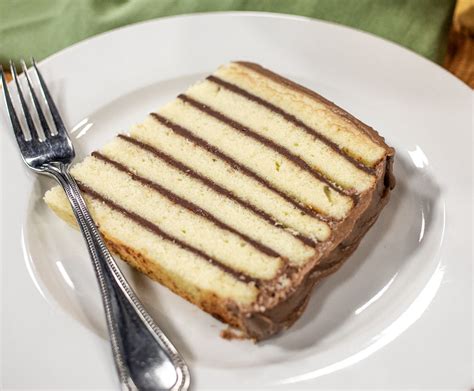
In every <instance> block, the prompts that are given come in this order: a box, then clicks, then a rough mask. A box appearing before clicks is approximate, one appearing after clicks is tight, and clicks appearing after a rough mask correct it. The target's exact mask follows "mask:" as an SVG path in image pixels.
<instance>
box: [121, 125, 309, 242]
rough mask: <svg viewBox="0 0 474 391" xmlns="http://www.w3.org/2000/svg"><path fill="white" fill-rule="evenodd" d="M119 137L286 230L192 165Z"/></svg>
mask: <svg viewBox="0 0 474 391" xmlns="http://www.w3.org/2000/svg"><path fill="white" fill-rule="evenodd" d="M118 137H119V138H121V139H122V140H125V141H127V142H128V143H130V144H133V145H135V146H136V147H138V148H140V149H143V150H144V151H147V152H149V153H151V154H152V155H154V156H155V157H157V158H158V159H161V160H163V161H164V162H166V163H167V164H169V165H170V166H173V167H174V168H176V169H177V170H179V171H181V172H182V173H183V174H185V175H188V176H190V177H192V178H194V179H197V180H198V181H200V182H202V183H204V184H205V185H206V186H208V187H209V188H211V189H212V190H214V191H215V192H216V193H219V194H221V195H222V196H224V197H226V198H229V199H231V200H233V201H234V202H236V203H238V204H239V205H241V206H242V207H244V208H245V209H248V210H250V211H252V212H253V213H254V214H256V215H257V216H259V217H260V218H262V219H263V220H265V221H266V222H268V223H270V224H271V225H273V226H275V227H278V228H280V229H282V230H285V227H284V224H282V223H281V222H279V221H276V220H275V219H274V218H273V217H271V216H270V215H268V214H267V213H265V212H264V211H262V210H260V209H257V208H256V207H255V206H253V205H252V204H250V203H248V202H247V201H245V200H243V199H241V198H239V197H237V196H236V195H234V194H233V193H232V192H230V191H229V190H227V189H225V188H223V187H221V186H219V185H218V184H217V183H215V182H214V181H212V180H210V179H209V178H206V177H204V176H202V175H201V174H198V173H197V172H196V171H194V170H193V169H192V168H191V167H188V166H186V165H185V164H183V163H181V162H179V161H177V160H175V159H174V158H172V157H171V156H170V155H168V154H166V153H164V152H162V151H160V150H158V149H156V148H154V147H152V146H151V145H148V144H145V143H143V142H141V141H139V140H136V139H134V138H132V137H130V136H126V135H123V134H119V135H118ZM286 232H289V231H286ZM291 234H292V235H293V236H294V237H296V238H297V239H299V240H300V241H301V242H302V243H304V244H306V245H307V246H311V247H312V246H315V245H316V241H314V240H313V239H311V238H309V237H307V236H304V235H302V234H300V233H291Z"/></svg>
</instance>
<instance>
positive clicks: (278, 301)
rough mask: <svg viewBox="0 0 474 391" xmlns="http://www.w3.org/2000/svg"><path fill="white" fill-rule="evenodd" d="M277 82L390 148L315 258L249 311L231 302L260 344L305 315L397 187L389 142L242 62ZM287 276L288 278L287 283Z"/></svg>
mask: <svg viewBox="0 0 474 391" xmlns="http://www.w3.org/2000/svg"><path fill="white" fill-rule="evenodd" d="M237 63H238V64H240V65H242V66H245V67H248V68H250V69H252V70H254V71H255V72H258V73H260V74H262V75H264V76H266V77H268V78H270V79H272V80H274V81H276V82H278V83H281V84H283V85H285V86H287V87H290V88H293V89H295V90H297V91H299V92H302V93H304V94H306V95H308V96H310V97H312V98H313V99H316V100H318V101H319V102H321V103H323V104H325V105H326V106H327V107H328V108H329V109H330V110H331V111H333V112H334V113H336V114H337V115H339V116H341V117H343V118H344V120H346V121H348V122H350V123H351V124H352V125H354V126H355V127H357V128H358V129H359V130H360V131H362V132H364V133H365V134H367V135H368V136H369V138H370V139H371V140H372V141H374V142H375V143H376V144H378V145H380V146H382V147H383V148H384V149H385V150H386V154H385V157H384V158H383V159H381V160H380V161H379V162H378V163H377V164H376V165H375V166H374V170H375V176H376V178H377V179H376V182H375V184H374V185H373V187H372V188H371V189H368V190H367V191H365V192H364V193H362V194H360V196H359V201H358V203H357V204H356V205H355V207H354V208H353V209H352V211H351V212H350V214H349V215H348V216H347V217H346V218H345V219H344V220H342V221H340V222H332V223H331V228H332V235H331V237H330V239H329V240H327V241H325V242H322V243H318V245H317V246H316V248H315V250H316V254H315V255H314V257H313V258H312V259H311V260H309V261H308V262H307V263H306V264H305V265H304V266H303V267H301V268H295V267H291V266H288V265H287V269H286V270H284V271H282V273H281V274H280V275H279V276H278V277H277V278H276V279H275V280H274V281H272V282H270V283H268V284H266V285H263V286H262V287H261V293H260V295H259V297H258V299H257V301H256V303H255V304H254V305H253V306H252V307H249V308H238V307H237V306H236V305H235V303H232V302H229V303H228V310H229V311H230V312H231V313H232V314H233V317H234V318H235V319H237V322H236V323H238V327H239V328H240V329H241V330H242V331H243V333H244V334H245V335H246V336H247V337H249V338H252V339H254V340H256V341H259V340H262V339H265V338H268V337H270V336H272V335H274V334H276V333H278V332H280V331H282V330H284V329H287V328H288V327H290V326H291V325H292V324H293V323H294V322H295V321H296V320H297V319H298V318H299V317H300V316H301V314H302V313H303V311H304V309H305V307H306V305H307V303H308V301H309V297H310V294H311V292H312V290H313V288H314V286H315V285H316V283H317V282H319V281H320V280H321V279H323V278H324V277H326V276H328V275H330V274H331V273H333V272H335V271H336V270H337V269H339V267H340V266H341V265H342V263H343V262H344V261H345V260H346V259H347V258H348V257H349V256H350V255H351V254H352V253H353V252H354V251H355V250H356V248H357V247H358V245H359V243H360V241H361V240H362V238H363V237H364V235H365V233H366V232H367V231H368V229H369V228H370V227H371V226H372V225H373V224H374V223H375V221H376V220H377V218H378V216H379V214H380V212H381V211H382V209H383V207H384V206H385V205H386V204H387V202H388V200H389V198H390V191H391V190H392V189H393V188H394V186H395V178H394V176H393V159H394V155H395V150H394V149H393V148H392V147H390V146H388V145H387V144H386V143H385V140H384V138H383V137H381V136H380V135H379V134H378V133H377V132H376V131H375V130H374V129H373V128H371V127H370V126H368V125H366V124H364V123H363V122H361V121H359V120H358V119H357V118H355V117H353V116H352V115H351V114H349V113H348V112H346V111H345V110H343V109H342V108H340V107H338V106H337V105H335V104H334V103H332V102H330V101H329V100H327V99H325V98H324V97H322V96H320V95H319V94H317V93H315V92H314V91H311V90H309V89H307V88H306V87H303V86H301V85H299V84H296V83H294V82H292V81H290V80H287V79H285V78H284V77H282V76H280V75H277V74H275V73H273V72H271V71H270V70H268V69H265V68H263V67H261V66H260V65H257V64H253V63H248V62H237ZM282 276H283V277H285V279H283V280H282Z"/></svg>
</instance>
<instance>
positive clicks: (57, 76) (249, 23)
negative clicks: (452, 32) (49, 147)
mask: <svg viewBox="0 0 474 391" xmlns="http://www.w3.org/2000/svg"><path fill="white" fill-rule="evenodd" d="M234 59H239V60H250V61H254V62H257V63H260V64H262V65H264V66H267V67H269V68H271V69H273V70H275V71H277V72H278V73H282V74H283V75H285V76H288V77H289V78H291V79H294V80H296V81H298V82H300V83H302V84H304V85H306V86H308V87H310V88H312V89H315V90H316V91H318V92H320V93H321V94H323V95H324V96H326V97H328V98H329V99H331V100H333V101H335V102H336V103H337V104H339V105H341V106H342V107H344V108H346V109H347V110H348V111H350V112H351V113H353V114H354V115H356V116H357V117H359V118H361V119H362V120H363V121H365V122H367V123H368V124H370V125H372V126H373V127H374V128H376V129H378V130H379V131H380V132H381V133H382V135H384V136H385V137H386V139H387V141H388V143H389V144H390V145H393V146H394V147H395V148H396V150H397V158H396V164H395V174H396V176H397V180H398V184H397V187H396V189H395V191H394V192H393V196H392V200H391V201H390V203H389V205H388V206H387V207H386V209H385V210H384V211H383V213H382V215H381V216H380V218H379V220H378V222H377V223H376V225H375V226H374V227H373V228H372V230H371V231H370V232H369V234H368V235H367V237H366V238H365V239H364V240H363V242H362V245H361V246H360V248H359V249H358V250H357V252H356V253H355V254H354V255H353V256H352V257H351V259H350V261H348V262H347V263H346V264H345V266H344V267H343V268H342V269H341V270H340V271H339V272H338V273H336V274H335V275H334V276H331V277H330V278H328V279H327V280H326V281H324V282H323V283H322V284H321V285H320V286H319V287H318V288H317V289H316V292H315V294H314V296H313V298H312V300H311V302H310V304H309V307H308V309H307V310H306V312H305V313H304V315H303V317H302V318H301V320H299V321H298V322H297V323H296V324H295V325H294V327H292V328H291V330H289V331H288V332H286V333H284V334H282V335H281V336H278V337H276V338H274V339H272V340H270V341H267V342H264V343H261V344H259V345H254V344H252V343H250V342H242V341H234V342H228V341H225V340H223V339H221V338H220V337H219V336H218V334H219V331H220V329H222V328H223V325H222V324H220V323H219V322H218V321H216V320H214V319H213V318H212V317H210V316H208V315H206V314H204V313H202V312H201V311H199V310H198V309H197V308H195V307H193V306H192V305H190V304H188V303H187V302H185V301H184V300H182V299H181V298H179V297H177V296H175V295H173V294H171V293H170V292H168V291H167V290H166V289H164V288H162V287H160V286H159V285H158V284H156V283H153V282H151V281H150V280H148V279H147V278H146V277H143V276H141V275H138V274H137V273H135V272H133V271H131V270H130V269H129V268H128V267H127V266H126V265H124V264H122V265H123V268H124V270H125V272H126V274H127V275H128V276H129V279H130V281H131V283H132V284H133V285H134V286H135V288H136V290H137V292H138V293H139V296H140V297H141V298H142V299H143V301H144V303H145V305H146V307H147V308H148V309H149V310H150V312H151V313H152V314H153V315H154V317H155V319H156V320H157V322H158V323H159V324H160V325H161V327H162V328H163V329H164V330H165V331H166V332H167V334H168V335H169V336H170V338H171V339H172V340H173V341H174V342H175V343H176V345H177V346H178V348H179V349H180V351H181V352H182V354H183V355H184V357H185V358H186V360H187V361H188V363H189V364H190V366H191V369H192V375H193V378H192V383H193V386H194V387H193V389H195V390H202V389H219V390H222V389H228V388H234V389H255V388H264V387H275V388H277V389H285V390H286V389H296V388H310V389H316V388H318V389H320V388H345V387H354V388H366V387H375V388H385V387H387V388H389V387H390V388H402V387H413V388H415V387H416V388H421V387H428V388H433V387H441V388H448V387H449V388H459V389H467V388H468V387H469V386H471V377H470V376H471V373H472V362H471V351H472V336H471V311H472V305H471V304H472V296H471V290H470V288H471V284H472V274H471V262H472V259H471V257H470V254H471V248H470V244H469V243H470V238H471V235H472V227H471V224H470V217H471V211H472V161H471V158H472V133H471V128H470V125H471V104H472V93H471V90H470V89H469V88H468V87H466V86H465V85H464V84H462V83H461V82H460V81H458V80H457V79H455V78H454V77H453V76H451V75H450V74H448V73H447V72H445V71H444V70H443V69H441V68H440V67H438V66H437V65H434V64H433V63H431V62H429V61H427V60H425V59H423V58H421V57H419V56H417V55H415V54H413V53H411V52H409V51H407V50H405V49H403V48H401V47H398V46H396V45H394V44H391V43H389V42H386V41H384V40H381V39H378V38H376V37H373V36H371V35H368V34H365V33H361V32H357V31H354V30H351V29H348V28H344V27H340V26H336V25H333V24H328V23H323V22H319V21H314V20H309V19H304V18H297V17H287V16H281V15H279V16H276V15H271V14H256V13H223V14H203V15H194V16H181V17H174V18H168V19H162V20H156V21H151V22H147V23H141V24H137V25H133V26H129V27H126V28H123V29H119V30H115V31H112V32H110V33H106V34H103V35H100V36H98V37H95V38H92V39H89V40H86V41H84V42H82V43H79V44H78V45H75V46H72V47H70V48H68V49H66V50H64V51H62V52H60V53H58V54H56V55H54V56H52V57H50V58H49V59H47V60H45V61H43V62H42V63H41V70H42V72H43V74H44V76H45V78H46V80H47V81H48V83H49V84H50V85H51V87H52V93H53V95H54V97H55V98H56V100H57V102H59V106H60V110H61V112H62V113H63V116H64V119H65V122H66V123H67V124H68V125H69V127H70V129H71V131H72V137H73V139H74V143H75V145H76V147H77V151H78V152H79V153H78V155H79V158H81V157H83V156H84V155H86V154H88V153H89V152H90V151H92V150H93V149H95V148H97V147H99V146H100V145H101V144H102V143H104V142H105V141H106V140H108V139H110V138H111V137H112V136H113V135H114V134H116V133H117V132H119V131H126V130H127V129H128V128H129V126H130V125H131V124H133V123H136V122H139V121H141V120H142V119H143V118H144V116H145V115H146V114H147V113H148V112H150V111H152V110H154V109H156V108H158V107H159V106H160V105H161V104H163V103H164V102H166V101H167V100H169V99H171V98H173V97H174V96H176V95H177V94H178V93H179V92H180V91H183V90H184V89H185V88H186V87H187V86H189V85H190V84H191V83H193V82H194V81H196V80H198V79H199V78H200V77H202V76H204V75H206V74H208V73H210V72H212V71H213V70H214V69H215V68H216V67H217V66H218V65H220V64H223V63H226V62H228V61H230V60H234ZM0 115H1V117H0V121H1V123H0V126H1V130H2V134H1V138H2V141H1V148H2V152H1V154H2V180H1V183H2V194H3V199H2V201H1V207H2V215H1V220H2V268H3V270H2V347H1V352H2V358H3V360H2V361H3V362H2V370H3V379H2V381H3V386H4V387H5V388H10V387H11V388H34V389H38V388H60V389H70V388H74V389H78V388H101V389H109V388H115V387H116V386H117V382H116V377H115V371H114V367H113V363H112V359H111V355H110V351H109V345H108V342H107V340H106V336H105V328H104V324H103V323H104V322H103V315H102V309H101V304H100V300H99V296H98V293H97V289H96V282H95V278H94V276H93V273H92V268H91V266H90V265H89V259H88V257H87V254H86V251H85V248H84V246H83V244H82V241H81V237H80V235H79V234H78V233H77V232H75V231H73V230H71V229H70V228H68V227H67V226H66V225H65V224H64V223H63V222H61V221H60V220H59V219H57V218H56V217H55V216H53V214H52V213H51V212H50V211H48V210H47V208H46V207H45V205H44V204H43V202H42V195H43V193H44V191H45V190H46V189H47V188H48V187H49V186H51V182H49V181H48V180H47V179H45V178H39V177H37V176H35V175H33V174H32V173H30V172H29V171H28V170H27V169H26V168H25V167H24V166H23V164H22V163H21V160H20V158H19V155H18V152H17V149H16V145H15V142H14V139H13V137H12V134H11V132H10V127H9V123H8V121H7V118H6V114H5V110H4V108H3V107H2V110H1V111H0Z"/></svg>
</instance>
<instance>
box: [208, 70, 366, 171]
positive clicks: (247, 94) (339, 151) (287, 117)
mask: <svg viewBox="0 0 474 391" xmlns="http://www.w3.org/2000/svg"><path fill="white" fill-rule="evenodd" d="M207 80H209V81H212V82H213V83H216V84H218V85H220V86H221V87H224V88H226V89H228V90H229V91H232V92H234V93H235V94H238V95H241V96H243V97H245V98H247V99H248V100H251V101H252V102H255V103H257V104H259V105H261V106H264V107H266V108H267V109H269V110H270V111H273V112H274V113H276V114H279V115H280V116H282V117H283V118H284V119H285V120H287V121H288V122H291V123H293V124H294V125H296V126H298V127H299V128H301V129H303V130H304V131H305V132H306V133H308V134H310V135H311V136H313V137H315V138H317V139H318V140H320V141H322V142H323V143H324V144H326V145H327V146H328V147H329V148H331V149H332V150H333V151H334V152H336V153H337V154H339V155H341V156H342V157H344V158H345V159H347V160H348V161H349V162H350V163H352V164H353V165H354V166H356V167H357V168H359V169H360V170H362V171H365V172H366V173H368V174H370V175H373V174H374V172H375V171H374V169H373V168H371V167H367V166H366V165H364V164H363V163H361V162H359V161H358V160H356V159H354V158H353V157H352V156H350V155H348V154H346V153H344V151H343V150H342V149H341V148H339V146H338V145H337V144H336V143H334V142H333V141H331V140H329V139H328V138H327V137H324V136H323V135H322V134H321V133H319V132H318V131H317V130H315V129H313V128H311V127H309V126H308V125H306V124H305V123H304V122H302V121H300V120H299V119H298V118H296V117H295V116H294V115H292V114H289V113H287V112H286V111H284V110H282V109H280V108H279V107H277V106H275V105H273V104H272V103H270V102H268V101H266V100H265V99H262V98H260V97H258V96H256V95H253V94H251V93H250V92H248V91H246V90H244V89H243V88H240V87H238V86H236V85H235V84H232V83H229V82H227V81H225V80H222V79H221V78H219V77H217V76H213V75H211V76H208V77H207Z"/></svg>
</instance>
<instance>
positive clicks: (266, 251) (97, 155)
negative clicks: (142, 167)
mask: <svg viewBox="0 0 474 391" xmlns="http://www.w3.org/2000/svg"><path fill="white" fill-rule="evenodd" d="M92 156H93V157H95V158H96V159H99V160H102V161H104V162H105V163H107V164H110V165H111V166H113V167H115V169H117V170H119V171H121V172H124V173H126V174H128V175H129V176H130V177H131V178H132V179H133V180H134V181H137V182H139V183H141V184H143V185H145V186H147V187H148V188H150V189H152V190H154V191H156V192H158V193H160V194H161V195H163V196H165V197H166V198H168V199H169V200H170V201H171V202H173V203H175V204H177V205H179V206H182V207H183V208H186V209H188V210H189V211H190V212H192V213H194V214H196V215H199V216H202V217H204V218H205V219H207V220H209V221H211V222H212V223H214V224H215V225H216V226H218V227H219V228H222V229H224V230H226V231H229V232H232V233H233V234H235V235H237V236H239V237H240V238H242V239H243V240H245V241H246V242H247V243H249V244H250V245H252V246H253V247H254V248H256V249H257V250H259V251H260V252H262V253H264V254H267V255H269V256H271V257H275V258H283V257H282V256H281V255H280V254H278V253H277V252H276V251H275V250H273V249H271V248H270V247H267V246H266V245H264V244H263V243H260V242H258V241H256V240H254V239H252V238H251V237H249V236H247V235H246V234H244V233H242V232H239V231H237V230H236V229H234V228H232V227H231V226H229V225H227V224H226V223H224V222H222V221H221V220H219V219H218V218H217V217H215V216H214V215H212V214H211V213H209V212H207V211H206V210H204V209H202V208H200V207H199V206H197V205H195V204H193V203H192V202H190V201H188V200H186V199H184V198H181V197H179V196H178V195H176V194H174V193H173V192H171V191H169V190H167V189H165V188H164V187H162V186H160V185H159V184H158V183H155V182H152V181H150V180H149V179H146V178H143V177H141V176H139V175H137V174H135V173H134V172H132V171H130V170H129V169H128V167H126V166H124V165H123V164H121V163H119V162H116V161H114V160H112V159H110V158H108V157H107V156H104V155H102V154H101V153H100V152H92Z"/></svg>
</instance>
